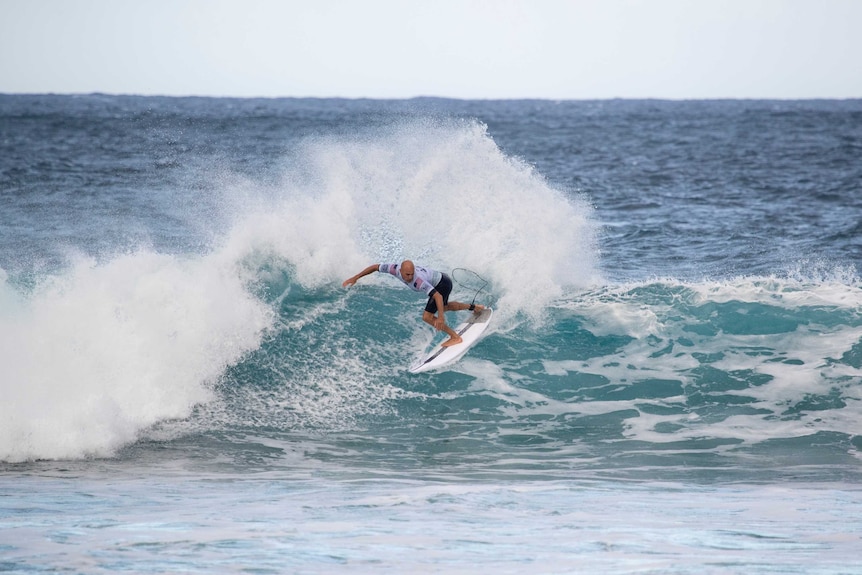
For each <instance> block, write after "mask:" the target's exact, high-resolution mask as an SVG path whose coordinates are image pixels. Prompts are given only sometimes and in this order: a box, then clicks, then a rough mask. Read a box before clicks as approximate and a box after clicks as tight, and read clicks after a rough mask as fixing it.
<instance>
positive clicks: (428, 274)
mask: <svg viewBox="0 0 862 575" xmlns="http://www.w3.org/2000/svg"><path fill="white" fill-rule="evenodd" d="M374 272H380V273H385V274H391V275H393V276H395V277H396V278H398V279H400V280H401V281H402V282H404V283H405V284H406V285H407V287H409V288H410V289H412V290H413V291H418V292H424V293H425V294H426V295H427V296H428V303H427V304H425V312H424V313H423V314H422V320H423V321H424V322H425V323H427V324H428V325H430V326H432V327H434V329H436V330H437V331H445V332H446V334H447V335H448V336H449V339H447V340H446V341H444V342H443V343H442V344H441V345H442V346H443V347H450V346H453V345H457V344H459V343H461V341H462V339H461V336H460V335H458V334H457V333H455V330H453V329H452V328H451V327H449V326H448V325H446V318H445V316H444V313H445V312H447V311H461V310H465V309H469V310H470V311H472V312H474V313H480V312H481V311H482V310H483V309H485V306H483V305H478V304H476V305H473V304H466V303H461V302H459V301H453V302H450V301H449V294H450V293H452V279H451V278H450V277H449V276H448V275H446V274H444V273H443V272H438V271H437V270H433V269H431V268H426V267H423V266H416V265H413V262H412V261H410V260H404V261H403V262H401V263H400V264H372V265H370V266H368V267H367V268H365V269H364V270H362V271H361V272H359V273H358V274H356V275H355V276H353V277H351V278H348V279H346V280H344V283H342V284H341V286H342V287H349V286H352V285H353V284H355V283H356V282H357V281H358V280H359V278H362V277H365V276H367V275H370V274H373V273H374ZM438 311H439V312H440V313H439V315H435V314H437V312H438Z"/></svg>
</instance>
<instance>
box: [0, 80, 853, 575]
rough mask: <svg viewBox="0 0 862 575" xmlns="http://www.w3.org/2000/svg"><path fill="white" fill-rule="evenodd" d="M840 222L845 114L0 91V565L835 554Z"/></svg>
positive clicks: (807, 106)
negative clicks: (488, 319) (471, 306)
mask: <svg viewBox="0 0 862 575" xmlns="http://www.w3.org/2000/svg"><path fill="white" fill-rule="evenodd" d="M860 222H862V101H860V100H848V101H691V102H683V101H679V102H677V101H673V102H671V101H625V100H620V101H573V102H553V101H454V100H439V99H415V100H406V101H373V100H316V99H309V100H303V99H275V100H252V99H249V100H242V99H206V98H157V97H132V96H124V97H120V96H106V95H85V96H54V95H50V96H49V95H44V96H36V95H31V96H25V95H0V572H8V573H43V572H68V573H118V572H128V573H335V572H351V573H353V572H357V573H476V572H478V571H479V570H486V569H487V570H493V571H494V572H498V573H640V574H644V573H648V574H665V573H671V574H688V573H692V574H694V573H698V574H700V573H740V574H742V573H744V574H752V573H818V574H838V573H842V574H850V573H862V453H860V451H862V433H861V432H860V429H862V281H860V275H859V268H860V265H862V224H860ZM405 257H409V258H412V259H414V260H416V261H417V262H420V263H424V264H426V265H429V266H432V267H435V268H437V269H441V270H444V271H451V270H455V269H457V268H466V269H468V270H471V271H473V272H475V273H476V274H478V275H479V276H481V278H483V279H484V280H487V282H488V285H487V287H486V288H485V290H484V291H482V292H480V293H479V294H478V296H476V291H475V290H476V287H477V286H476V285H475V284H472V283H471V282H470V281H463V282H462V284H463V285H459V286H456V290H455V293H454V297H455V298H457V299H461V300H469V299H472V298H473V297H474V296H476V297H477V301H479V302H481V303H485V304H488V305H492V306H493V307H494V308H495V315H494V322H493V325H492V326H491V328H490V329H489V335H487V336H486V337H485V338H484V339H483V340H482V341H481V342H480V343H479V344H477V345H476V346H475V347H474V348H473V349H472V350H471V351H470V352H469V353H468V354H467V355H466V356H465V357H464V358H463V359H462V360H461V361H460V362H458V363H456V364H454V365H452V366H451V367H450V368H448V369H445V370H442V371H438V372H433V373H428V374H422V375H410V374H408V373H407V372H406V368H407V366H408V365H409V364H410V363H411V361H412V360H413V359H414V358H415V357H416V355H417V354H419V353H420V352H421V351H422V350H423V349H424V348H425V347H426V346H427V345H428V344H430V343H431V342H432V340H433V338H434V337H435V334H434V333H433V332H432V331H431V329H430V328H429V327H428V326H426V325H425V324H423V323H422V321H421V310H422V308H423V306H424V302H423V300H422V298H420V297H418V296H417V294H415V293H413V292H411V291H409V290H407V289H404V288H403V287H402V286H400V284H398V283H397V282H395V281H392V280H391V279H389V278H384V277H380V276H371V277H368V278H364V279H363V280H362V281H360V283H359V284H358V285H357V286H354V287H353V288H351V289H343V288H342V287H341V282H342V281H343V280H344V279H345V278H347V277H349V276H351V275H353V274H354V273H356V272H358V271H359V270H361V269H362V268H364V267H365V266H366V265H368V264H369V263H372V262H377V261H398V260H400V259H402V258H405ZM455 274H456V279H457V274H458V272H457V271H456V272H455ZM463 314H464V312H462V313H461V314H457V313H450V314H448V319H449V322H450V323H456V322H457V321H458V320H459V319H463ZM436 337H439V336H436Z"/></svg>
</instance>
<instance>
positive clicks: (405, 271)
mask: <svg viewBox="0 0 862 575" xmlns="http://www.w3.org/2000/svg"><path fill="white" fill-rule="evenodd" d="M415 272H416V268H415V267H414V266H413V262H411V261H410V260H404V261H403V262H401V277H402V278H404V281H408V282H411V281H413V274H414V273H415Z"/></svg>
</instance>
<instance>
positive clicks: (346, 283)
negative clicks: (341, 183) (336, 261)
mask: <svg viewBox="0 0 862 575" xmlns="http://www.w3.org/2000/svg"><path fill="white" fill-rule="evenodd" d="M379 267H380V264H371V265H370V266H368V267H367V268H365V269H364V270H362V271H361V272H359V273H358V274H356V275H355V276H353V277H349V278H347V279H346V280H344V282H343V283H342V284H341V287H349V286H352V285H353V284H355V283H356V282H357V281H359V278H364V277H365V276H367V275H371V274H373V273H374V272H376V271H377V269H378V268H379Z"/></svg>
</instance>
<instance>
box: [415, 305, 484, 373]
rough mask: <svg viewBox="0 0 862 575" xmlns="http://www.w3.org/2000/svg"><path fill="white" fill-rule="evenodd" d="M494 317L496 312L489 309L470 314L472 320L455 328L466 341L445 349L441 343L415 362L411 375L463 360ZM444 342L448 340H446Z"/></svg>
mask: <svg viewBox="0 0 862 575" xmlns="http://www.w3.org/2000/svg"><path fill="white" fill-rule="evenodd" d="M492 315H494V310H492V309H491V308H489V307H486V308H485V309H483V310H482V312H481V313H478V314H475V313H474V314H470V319H468V320H467V321H465V322H464V323H462V324H460V325H459V326H458V327H456V328H455V333H457V334H458V335H460V336H461V339H463V340H464V341H462V342H461V343H459V344H456V345H453V346H450V347H443V346H442V343H443V342H440V344H438V345H436V346H435V347H434V349H432V350H431V351H430V352H428V353H427V354H425V355H423V356H422V357H420V358H419V359H417V360H416V361H415V362H413V364H412V365H411V366H410V367H409V368H408V371H409V372H410V373H422V372H423V371H429V370H432V369H437V368H440V367H443V366H444V365H449V364H450V363H452V362H454V361H457V360H459V359H461V356H462V355H464V354H465V353H467V350H468V349H470V348H471V347H473V346H474V345H475V344H476V343H477V342H478V341H479V338H480V337H481V336H482V333H484V331H485V330H486V329H487V328H488V324H489V323H491V316H492ZM447 339H448V338H447ZM443 341H446V340H445V339H444V340H443Z"/></svg>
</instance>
